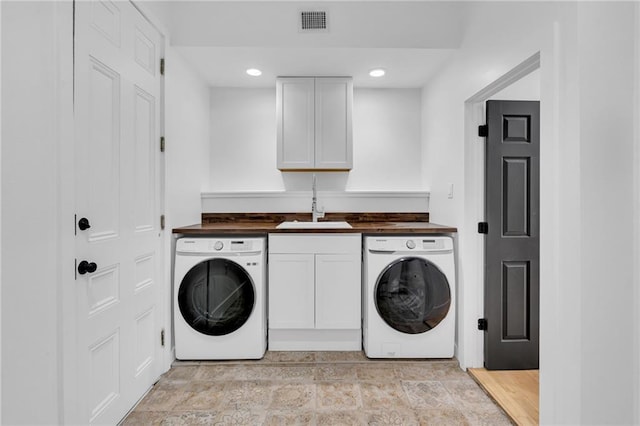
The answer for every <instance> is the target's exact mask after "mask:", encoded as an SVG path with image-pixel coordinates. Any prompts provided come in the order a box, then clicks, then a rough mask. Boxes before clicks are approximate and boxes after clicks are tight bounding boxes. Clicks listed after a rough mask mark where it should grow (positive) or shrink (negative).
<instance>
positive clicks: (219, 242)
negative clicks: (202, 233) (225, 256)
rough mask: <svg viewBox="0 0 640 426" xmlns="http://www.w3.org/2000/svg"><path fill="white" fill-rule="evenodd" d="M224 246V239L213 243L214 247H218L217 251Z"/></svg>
mask: <svg viewBox="0 0 640 426" xmlns="http://www.w3.org/2000/svg"><path fill="white" fill-rule="evenodd" d="M222 247H224V244H222V241H216V243H215V244H214V245H213V248H214V249H216V250H217V251H220V250H222Z"/></svg>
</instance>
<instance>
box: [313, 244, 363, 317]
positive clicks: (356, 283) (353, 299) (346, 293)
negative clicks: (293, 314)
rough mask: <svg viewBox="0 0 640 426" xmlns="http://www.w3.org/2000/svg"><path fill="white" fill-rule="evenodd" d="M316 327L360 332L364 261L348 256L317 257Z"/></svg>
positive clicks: (330, 255)
mask: <svg viewBox="0 0 640 426" xmlns="http://www.w3.org/2000/svg"><path fill="white" fill-rule="evenodd" d="M315 260H316V279H315V282H316V286H315V287H316V288H315V291H316V295H315V296H316V318H315V327H316V328H325V329H354V328H360V317H361V315H360V306H361V304H362V302H361V296H360V293H361V288H362V285H361V282H362V280H361V270H360V268H361V264H362V263H361V260H360V256H354V255H349V254H336V255H332V254H317V255H315Z"/></svg>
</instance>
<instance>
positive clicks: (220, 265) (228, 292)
mask: <svg viewBox="0 0 640 426" xmlns="http://www.w3.org/2000/svg"><path fill="white" fill-rule="evenodd" d="M254 302H255V288H254V285H253V281H252V280H251V277H250V276H249V274H248V273H247V271H246V270H245V269H244V268H242V267H241V266H240V265H238V264H237V263H235V262H232V261H230V260H226V259H210V260H207V261H205V262H201V263H198V264H197V265H196V266H194V267H193V268H191V269H190V270H189V272H188V273H187V274H186V275H185V277H184V279H183V280H182V282H181V283H180V288H179V289H178V306H179V307H180V313H181V314H182V317H183V318H184V319H185V321H186V322H187V324H189V325H190V326H191V327H192V328H193V329H194V330H196V331H198V332H200V333H203V334H207V335H209V336H223V335H225V334H229V333H233V332H234V331H236V330H237V329H239V328H240V327H242V325H243V324H244V323H246V322H247V320H248V319H249V316H251V312H252V311H253V306H254Z"/></svg>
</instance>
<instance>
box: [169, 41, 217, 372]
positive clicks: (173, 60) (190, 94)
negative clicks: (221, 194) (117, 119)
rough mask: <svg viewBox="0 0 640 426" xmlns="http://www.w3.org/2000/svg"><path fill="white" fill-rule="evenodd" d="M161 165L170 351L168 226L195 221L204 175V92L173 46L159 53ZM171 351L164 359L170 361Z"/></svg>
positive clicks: (206, 103) (206, 134) (206, 135)
mask: <svg viewBox="0 0 640 426" xmlns="http://www.w3.org/2000/svg"><path fill="white" fill-rule="evenodd" d="M165 59H166V64H167V67H166V72H165V137H166V141H167V144H166V150H165V167H166V169H165V170H166V177H165V182H166V188H165V190H166V200H165V206H166V212H165V214H166V224H165V259H166V263H165V277H164V281H163V282H164V283H165V285H166V286H167V287H166V293H165V295H166V297H167V299H166V304H165V312H166V316H165V318H164V320H165V331H166V333H167V341H169V342H172V344H171V345H170V346H171V347H172V348H173V342H175V340H174V339H173V330H172V323H173V320H172V318H173V310H172V307H173V304H172V301H173V287H172V284H173V258H174V253H175V239H174V238H173V236H172V234H171V229H172V228H177V227H180V226H186V225H192V224H194V223H200V214H201V206H200V193H201V191H203V190H204V188H205V187H206V185H207V182H208V175H209V145H210V144H209V139H210V136H209V88H208V87H207V86H206V85H205V83H204V80H203V79H202V78H201V77H200V76H199V75H197V74H195V73H194V72H193V71H192V70H191V68H190V67H189V65H188V64H187V63H186V62H185V61H184V59H183V58H182V56H180V54H179V53H178V51H177V50H175V49H174V48H172V47H170V46H167V48H166V52H165ZM174 358H175V357H174V356H173V352H171V353H170V354H168V359H166V360H165V364H166V367H167V368H168V366H169V365H171V362H172V361H173V360H174Z"/></svg>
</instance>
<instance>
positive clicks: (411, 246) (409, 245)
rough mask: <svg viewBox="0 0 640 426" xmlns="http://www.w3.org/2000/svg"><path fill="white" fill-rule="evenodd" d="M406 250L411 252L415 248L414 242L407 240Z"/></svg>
mask: <svg viewBox="0 0 640 426" xmlns="http://www.w3.org/2000/svg"><path fill="white" fill-rule="evenodd" d="M407 248H408V249H410V250H413V249H414V248H416V242H415V241H413V240H407Z"/></svg>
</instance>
